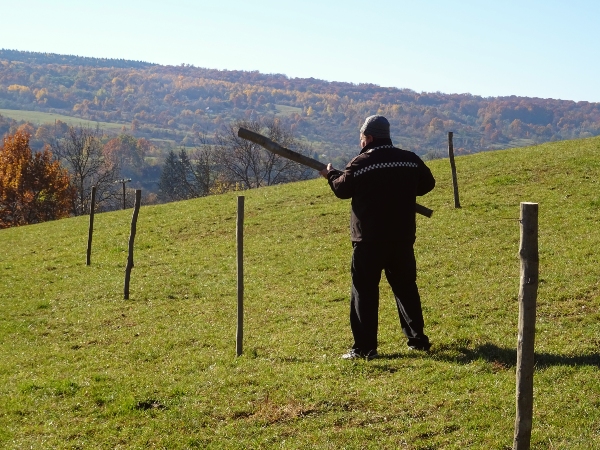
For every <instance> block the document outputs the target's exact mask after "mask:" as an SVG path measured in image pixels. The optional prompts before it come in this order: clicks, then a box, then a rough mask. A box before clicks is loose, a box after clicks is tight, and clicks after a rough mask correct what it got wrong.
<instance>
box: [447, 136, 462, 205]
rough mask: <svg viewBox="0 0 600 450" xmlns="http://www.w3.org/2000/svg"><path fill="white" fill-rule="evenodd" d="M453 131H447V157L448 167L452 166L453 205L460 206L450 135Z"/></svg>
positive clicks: (452, 143)
mask: <svg viewBox="0 0 600 450" xmlns="http://www.w3.org/2000/svg"><path fill="white" fill-rule="evenodd" d="M453 135H454V133H453V132H452V131H448V157H449V158H450V167H451V168H452V186H453V187H454V207H455V208H460V200H459V199H458V178H457V177H456V164H455V163H454V142H453V141H452V136H453Z"/></svg>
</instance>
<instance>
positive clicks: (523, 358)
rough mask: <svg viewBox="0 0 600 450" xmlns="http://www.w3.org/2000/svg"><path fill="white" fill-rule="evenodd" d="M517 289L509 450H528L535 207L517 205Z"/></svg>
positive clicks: (535, 279) (535, 280)
mask: <svg viewBox="0 0 600 450" xmlns="http://www.w3.org/2000/svg"><path fill="white" fill-rule="evenodd" d="M519 256H520V258H521V287H520V289H519V336H518V341H517V389H516V394H517V395H516V401H517V414H516V419H515V436H514V441H513V450H529V446H530V441H531V425H532V418H533V372H534V341H535V312H536V311H535V310H536V300H537V288H538V269H539V257H538V204H537V203H521V245H520V248H519Z"/></svg>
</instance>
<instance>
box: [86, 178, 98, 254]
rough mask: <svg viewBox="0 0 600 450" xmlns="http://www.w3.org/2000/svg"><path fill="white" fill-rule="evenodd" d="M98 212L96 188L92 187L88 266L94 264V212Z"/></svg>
mask: <svg viewBox="0 0 600 450" xmlns="http://www.w3.org/2000/svg"><path fill="white" fill-rule="evenodd" d="M95 210H96V186H92V198H91V203H90V227H89V230H88V244H87V259H86V265H87V266H89V265H90V264H92V235H93V234H94V212H95Z"/></svg>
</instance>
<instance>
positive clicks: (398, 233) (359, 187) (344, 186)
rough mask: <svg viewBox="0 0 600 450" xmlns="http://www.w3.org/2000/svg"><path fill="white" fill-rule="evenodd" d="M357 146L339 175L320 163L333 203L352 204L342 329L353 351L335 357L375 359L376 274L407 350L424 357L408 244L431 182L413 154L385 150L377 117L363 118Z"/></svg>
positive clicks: (386, 136) (382, 121)
mask: <svg viewBox="0 0 600 450" xmlns="http://www.w3.org/2000/svg"><path fill="white" fill-rule="evenodd" d="M360 146H361V148H362V150H361V152H360V154H359V155H358V156H357V157H356V158H354V159H353V160H352V161H350V162H349V163H348V165H347V166H346V168H345V169H344V171H340V170H336V169H333V168H332V166H331V164H328V165H327V168H326V169H323V170H322V171H321V172H320V174H321V175H322V176H323V177H325V178H327V180H328V182H329V185H330V187H331V189H332V190H333V192H334V194H335V195H336V196H337V197H339V198H342V199H347V198H351V199H352V211H351V220H350V229H351V230H350V231H351V237H352V246H353V248H354V250H353V254H352V268H351V274H352V294H351V300H350V327H351V329H352V335H353V337H354V345H353V346H352V348H351V349H350V351H349V352H348V353H346V354H344V355H343V356H342V358H344V359H355V358H366V359H367V360H369V359H373V358H376V357H377V327H378V311H379V281H380V279H381V271H382V270H383V271H384V272H385V275H386V278H387V280H388V283H389V284H390V286H391V288H392V291H393V292H394V297H395V299H396V305H397V308H398V315H399V317H400V324H401V326H402V331H403V332H404V334H405V335H406V337H407V339H408V342H407V345H408V346H409V347H410V348H411V349H414V350H424V351H427V350H429V348H430V347H431V344H430V343H429V338H428V337H427V336H426V335H425V334H424V332H423V326H424V323H423V313H422V310H421V299H420V296H419V290H418V288H417V282H416V279H417V269H416V263H415V255H414V250H413V244H414V242H415V233H416V224H415V204H416V197H417V196H418V195H419V196H420V195H425V194H427V193H428V192H429V191H431V190H432V189H433V188H434V187H435V179H434V178H433V175H432V174H431V171H430V170H429V168H428V167H427V166H426V165H425V163H423V161H422V160H421V158H419V157H418V156H417V155H416V154H414V153H412V152H409V151H406V150H401V149H399V148H396V147H394V146H393V144H392V141H391V139H390V124H389V122H388V120H387V119H386V118H385V117H383V116H379V115H375V116H370V117H367V119H366V120H365V123H364V124H363V126H362V127H361V129H360Z"/></svg>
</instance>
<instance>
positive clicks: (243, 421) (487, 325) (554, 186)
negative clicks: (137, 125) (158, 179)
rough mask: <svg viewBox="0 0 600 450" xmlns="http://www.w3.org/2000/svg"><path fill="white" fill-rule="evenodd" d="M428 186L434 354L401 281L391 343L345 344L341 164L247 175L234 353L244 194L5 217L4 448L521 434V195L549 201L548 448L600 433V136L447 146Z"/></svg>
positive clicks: (543, 310) (424, 272) (540, 424)
mask: <svg viewBox="0 0 600 450" xmlns="http://www.w3.org/2000/svg"><path fill="white" fill-rule="evenodd" d="M429 165H430V167H431V168H432V170H433V172H434V175H435V176H436V178H437V180H438V186H437V188H436V189H435V190H434V191H433V192H432V193H430V194H428V195H427V196H425V197H423V198H421V199H420V202H421V203H422V204H424V205H426V206H428V207H431V208H433V209H434V210H435V213H434V215H433V217H432V218H431V219H426V218H423V217H418V219H417V221H418V238H417V244H416V251H417V258H418V265H419V270H420V271H419V285H420V288H421V293H422V298H423V305H424V313H425V318H426V324H427V325H426V326H427V328H426V331H427V333H428V334H429V336H430V338H431V340H432V341H433V343H434V346H433V349H432V352H431V353H430V354H423V353H414V352H412V353H411V352H410V351H408V350H407V348H406V346H405V343H404V339H403V337H402V335H401V330H400V326H399V324H398V319H397V316H396V312H395V306H394V302H393V298H392V296H391V293H390V291H389V289H388V287H387V285H386V284H385V282H382V289H381V293H382V305H381V311H380V318H381V323H380V348H379V350H380V353H381V354H382V358H381V359H378V360H374V361H370V362H365V361H358V362H348V361H342V360H340V359H339V356H340V355H341V353H342V352H343V351H345V350H346V349H347V348H348V346H349V345H350V344H351V335H350V331H349V325H348V309H349V306H348V292H349V281H350V280H349V270H348V268H349V259H350V255H351V246H350V244H349V239H348V222H349V202H347V201H341V200H338V199H336V198H335V197H334V196H333V194H332V193H331V192H330V191H329V188H328V186H327V184H326V182H325V181H324V180H323V179H318V180H312V181H308V182H302V183H293V184H288V185H284V186H277V187H271V188H265V189H259V190H253V191H247V192H244V193H243V194H244V195H245V196H246V222H245V269H246V277H245V282H246V285H245V287H246V296H245V306H246V309H245V340H244V355H243V356H242V357H239V358H236V357H235V325H236V256H235V225H236V195H237V193H232V194H227V195H221V196H212V197H207V198H202V199H197V200H191V201H187V202H179V203H172V204H167V205H160V206H151V207H142V209H141V211H140V215H139V222H138V232H137V237H136V250H135V268H134V269H133V273H132V279H131V299H130V300H128V301H125V300H123V278H124V268H125V264H126V257H127V254H126V251H127V240H128V236H129V223H130V219H131V210H128V211H123V212H114V213H106V214H99V215H97V216H96V221H95V224H96V230H95V234H94V248H93V254H92V265H91V266H90V267H87V266H86V265H85V253H86V244H87V226H88V219H87V218H86V217H80V218H73V219H67V220H61V221H56V222H49V223H44V224H40V225H35V226H28V227H22V228H14V229H7V230H2V231H0V249H1V250H0V447H3V448H9V449H21V448H35V449H46V448H53V449H63V448H64V449H67V448H68V449H71V448H85V449H90V448H123V449H124V448H181V449H183V448H239V449H242V448H330V449H339V448H349V449H351V448H390V449H392V448H394V449H395V448H407V449H465V448H473V449H481V448H489V449H505V448H511V447H512V436H513V426H514V410H515V400H514V395H515V394H514V392H515V361H516V350H515V348H516V334H517V315H518V304H517V295H518V289H519V258H518V254H517V253H518V245H519V222H518V218H519V203H520V202H522V201H530V202H538V203H539V213H540V216H539V224H540V228H539V236H540V238H539V239H540V277H541V280H540V285H539V296H538V320H537V334H536V373H535V404H534V419H533V421H534V422H533V436H532V448H535V449H548V448H561V449H563V448H568V449H591V448H600V356H599V347H600V285H599V282H600V264H598V259H599V258H598V252H599V250H598V249H599V248H600V226H599V224H600V189H599V188H600V185H599V180H600V139H588V140H581V141H569V142H559V143H553V144H546V145H542V146H538V147H531V148H524V149H513V150H507V151H499V152H490V153H481V154H476V155H471V156H466V157H460V158H457V168H458V180H459V188H460V193H461V204H462V206H463V207H462V209H455V208H454V201H453V198H452V186H451V176H450V167H449V164H448V161H447V160H436V161H432V162H430V163H429Z"/></svg>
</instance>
